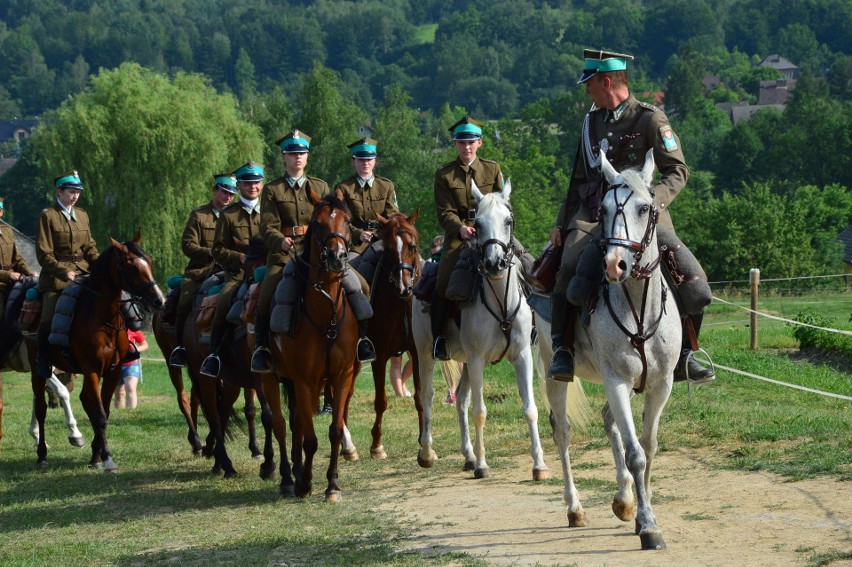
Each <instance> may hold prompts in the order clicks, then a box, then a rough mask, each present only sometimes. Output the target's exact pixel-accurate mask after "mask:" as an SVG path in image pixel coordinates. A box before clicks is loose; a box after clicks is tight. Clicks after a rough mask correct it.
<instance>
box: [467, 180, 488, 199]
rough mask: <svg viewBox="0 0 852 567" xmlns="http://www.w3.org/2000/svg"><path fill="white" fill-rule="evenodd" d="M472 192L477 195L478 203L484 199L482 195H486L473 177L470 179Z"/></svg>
mask: <svg viewBox="0 0 852 567" xmlns="http://www.w3.org/2000/svg"><path fill="white" fill-rule="evenodd" d="M470 192H471V193H473V196H474V197H476V202H477V203H479V202H480V201H481V200H482V197H484V196H485V195H483V194H482V193H481V192H480V191H479V187H477V186H476V181H474V180H473V179H471V180H470Z"/></svg>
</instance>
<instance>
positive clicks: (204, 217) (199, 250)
mask: <svg viewBox="0 0 852 567" xmlns="http://www.w3.org/2000/svg"><path fill="white" fill-rule="evenodd" d="M236 193H237V179H236V178H235V177H234V174H233V173H219V174H217V175H214V176H213V198H212V199H211V200H210V202H209V203H207V204H206V205H202V206H200V207H197V208H195V209H193V210H192V212H191V213H189V219H188V220H187V221H186V226H185V227H184V228H183V238H182V239H181V249H182V250H183V253H184V255H185V256H186V257H187V258H189V263H188V264H187V265H186V270H184V272H183V281H182V282H181V284H180V297H179V299H178V307H177V317H176V323H175V327H176V331H177V346H176V347H175V348H174V350H173V351H172V353H171V355H170V356H169V365H170V366H175V367H178V368H183V367H184V366H186V349H184V347H183V328H184V326H185V325H186V318H187V317H189V312H190V311H192V303H193V300H194V299H195V294H196V293H197V292H198V288H200V287H201V284H202V283H203V282H204V278H206V277H207V276H209V275H210V273H211V268H212V267H213V264H214V262H213V252H212V249H213V237H214V235H215V233H216V221H217V220H218V219H219V213H220V212H221V211H222V209H224V208H225V207H227V206H228V205H229V204H230V203H231V200H232V199H233V198H234V195H235V194H236Z"/></svg>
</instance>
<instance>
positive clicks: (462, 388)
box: [456, 364, 484, 471]
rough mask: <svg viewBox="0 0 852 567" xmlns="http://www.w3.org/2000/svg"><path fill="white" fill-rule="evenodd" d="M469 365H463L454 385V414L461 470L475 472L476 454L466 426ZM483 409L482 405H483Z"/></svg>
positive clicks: (469, 389)
mask: <svg viewBox="0 0 852 567" xmlns="http://www.w3.org/2000/svg"><path fill="white" fill-rule="evenodd" d="M468 368H469V365H468V364H465V365H464V368H463V369H462V372H461V375H459V383H458V384H457V385H456V413H457V414H458V418H459V430H460V432H461V453H462V455H463V456H464V467H463V468H462V470H465V471H473V470H476V453H474V450H473V443H472V442H471V440H470V425H469V424H468V418H467V412H468V409H469V408H470V401H471V400H470V398H471V385H470V373H469V370H468ZM483 407H484V403H483Z"/></svg>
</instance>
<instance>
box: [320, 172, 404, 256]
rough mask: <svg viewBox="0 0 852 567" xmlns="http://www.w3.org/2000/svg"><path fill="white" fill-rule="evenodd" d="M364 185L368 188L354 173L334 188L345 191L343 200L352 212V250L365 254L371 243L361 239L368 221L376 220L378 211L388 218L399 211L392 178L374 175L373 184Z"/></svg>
mask: <svg viewBox="0 0 852 567" xmlns="http://www.w3.org/2000/svg"><path fill="white" fill-rule="evenodd" d="M364 187H365V188H366V190H365V189H362V188H361V185H360V184H359V183H358V176H357V175H353V176H352V177H349V178H347V179H344V180H343V181H341V182H340V183H338V184H337V186H336V187H335V188H334V190H335V192H337V191H338V190H339V191H340V192H341V193H343V202H345V203H346V206H347V207H349V211H350V212H351V213H352V251H353V252H357V253H358V254H363V253H364V250H366V249H367V247H368V246H369V245H370V243H369V242H362V241H361V234H362V233H363V232H365V231H366V230H367V229H366V226H367V221H375V220H376V213H379V214H381V215H382V216H383V217H385V218H387V217H389V216H391V215H392V214H394V213H398V212H399V207H397V205H396V191H394V188H393V182H392V181H391V180H390V179H386V178H384V177H379V176H377V175H376V176H373V186H372V187H369V186H367V185H365V186H364ZM374 232H376V231H374Z"/></svg>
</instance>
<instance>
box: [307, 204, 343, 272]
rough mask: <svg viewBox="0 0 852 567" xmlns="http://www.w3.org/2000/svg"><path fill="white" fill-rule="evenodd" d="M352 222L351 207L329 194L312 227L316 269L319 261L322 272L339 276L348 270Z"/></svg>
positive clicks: (317, 211)
mask: <svg viewBox="0 0 852 567" xmlns="http://www.w3.org/2000/svg"><path fill="white" fill-rule="evenodd" d="M351 221H352V214H351V213H350V212H349V208H348V207H347V206H346V204H345V203H344V202H343V201H341V200H340V199H338V198H337V197H335V196H334V195H326V196H325V197H324V198H323V199H320V200H319V201H318V202H317V203H316V204H315V205H314V214H313V216H312V217H311V225H310V233H311V239H312V241H311V264H312V266H313V265H315V262H316V261H318V262H319V269H320V270H321V271H323V272H338V273H339V272H342V271H343V270H344V269H345V268H346V265H347V260H348V258H349V245H350V241H349V239H350V228H349V224H350V222H351ZM315 255H316V256H315Z"/></svg>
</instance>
